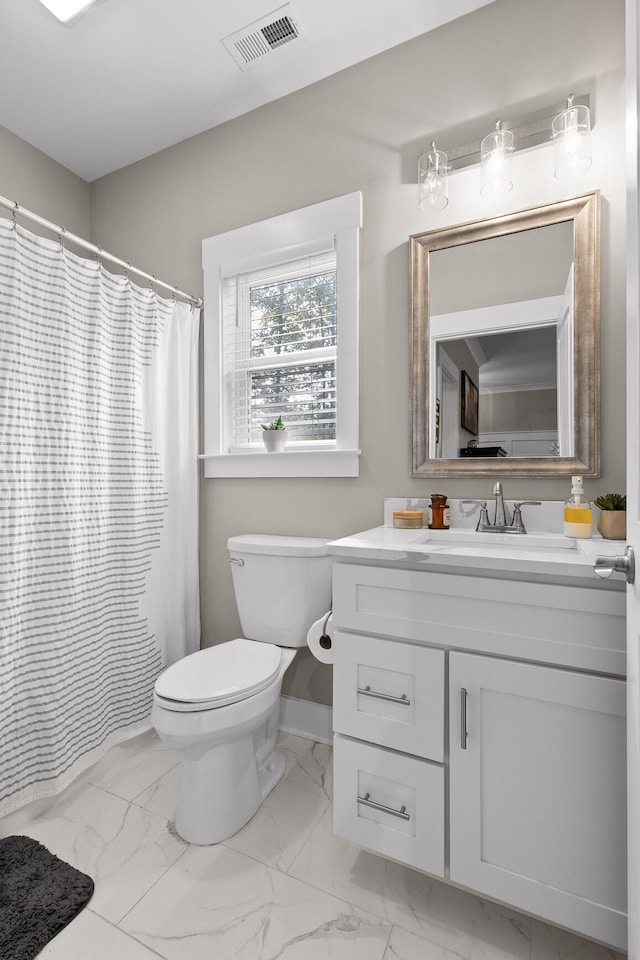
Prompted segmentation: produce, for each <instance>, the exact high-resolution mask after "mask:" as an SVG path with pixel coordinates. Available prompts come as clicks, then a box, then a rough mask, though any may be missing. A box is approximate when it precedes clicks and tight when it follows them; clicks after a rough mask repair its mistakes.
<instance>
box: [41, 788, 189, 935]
mask: <svg viewBox="0 0 640 960" xmlns="http://www.w3.org/2000/svg"><path fill="white" fill-rule="evenodd" d="M23 832H24V833H25V834H27V835H28V836H30V837H33V838H34V839H35V840H39V841H40V843H43V844H44V845H45V846H46V847H47V848H48V849H49V850H50V851H51V852H52V853H54V854H56V856H58V857H60V858H61V859H63V860H66V861H67V863H70V864H72V865H73V866H74V867H77V869H78V870H82V871H83V872H84V873H87V874H88V875H89V876H90V877H92V878H93V880H94V883H95V892H94V894H93V897H92V898H91V909H92V910H93V911H94V912H95V913H98V914H100V915H101V916H102V917H104V918H105V919H107V920H111V921H112V922H114V923H117V922H118V921H119V920H120V919H122V917H123V916H124V914H125V913H126V912H127V911H128V910H129V909H130V908H131V907H132V906H133V904H134V903H136V902H137V901H138V900H139V899H140V897H141V896H142V895H143V894H144V893H146V891H147V890H148V889H149V887H150V886H151V884H153V883H155V881H156V880H158V879H159V877H161V876H162V874H163V873H164V872H165V871H166V870H167V869H168V867H170V866H171V865H172V864H173V863H174V862H175V861H176V860H177V859H178V857H180V856H181V855H182V854H183V853H184V852H185V850H186V849H187V844H185V843H184V842H183V841H182V840H180V839H178V838H177V837H176V836H175V835H173V833H172V832H171V831H170V829H169V825H168V823H167V821H166V820H164V819H162V818H161V817H157V816H155V815H154V814H152V813H149V812H148V811H147V810H143V809H142V808H141V807H137V806H134V805H133V804H131V803H127V802H126V801H125V800H122V799H120V797H115V796H113V795H112V794H110V793H106V792H105V791H104V790H101V789H99V788H98V787H94V786H93V785H91V784H87V785H84V786H83V787H82V788H81V789H79V790H77V791H72V792H71V793H70V794H69V795H68V796H65V797H63V798H62V799H61V800H60V802H59V803H57V804H55V805H54V806H53V807H52V808H51V810H50V811H48V812H47V814H46V815H45V816H43V817H41V818H39V819H38V820H36V821H34V822H33V823H32V824H30V825H29V826H28V828H27V829H25V830H24V831H23Z"/></svg>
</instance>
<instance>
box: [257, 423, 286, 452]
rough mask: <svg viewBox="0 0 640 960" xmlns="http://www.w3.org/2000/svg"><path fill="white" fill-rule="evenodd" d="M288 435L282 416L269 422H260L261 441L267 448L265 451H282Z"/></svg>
mask: <svg viewBox="0 0 640 960" xmlns="http://www.w3.org/2000/svg"><path fill="white" fill-rule="evenodd" d="M288 436H289V434H288V433H287V428H286V427H285V425H284V423H283V422H282V417H278V419H277V420H272V421H271V423H268V424H267V423H263V424H262V441H263V443H264V445H265V447H266V448H267V453H282V451H283V450H284V448H285V447H286V445H287V437H288Z"/></svg>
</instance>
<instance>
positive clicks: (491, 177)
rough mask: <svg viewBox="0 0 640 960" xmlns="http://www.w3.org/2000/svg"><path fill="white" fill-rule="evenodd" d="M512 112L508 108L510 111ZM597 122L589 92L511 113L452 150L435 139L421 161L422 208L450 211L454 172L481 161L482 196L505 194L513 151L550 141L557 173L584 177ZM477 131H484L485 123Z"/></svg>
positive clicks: (510, 180) (509, 184)
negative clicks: (531, 110) (438, 146)
mask: <svg viewBox="0 0 640 960" xmlns="http://www.w3.org/2000/svg"><path fill="white" fill-rule="evenodd" d="M509 112H510V111H509V110H508V109H507V108H505V114H508V113H509ZM485 123H486V121H484V123H483V126H484V125H485ZM592 126H593V113H592V111H591V110H590V103H589V95H588V94H581V95H580V96H574V95H573V94H572V95H571V96H570V97H569V98H568V100H565V101H563V102H561V103H555V104H554V105H553V106H548V107H543V108H541V109H539V110H537V111H536V112H534V113H530V114H528V115H526V116H524V117H521V118H519V119H517V120H513V119H509V120H507V119H506V116H505V117H503V118H502V119H501V120H497V121H496V124H495V129H494V130H493V131H492V132H491V133H490V134H488V135H487V136H484V138H483V135H482V134H480V135H479V136H477V139H474V140H469V141H468V142H467V143H463V144H461V145H459V146H453V145H451V146H448V145H447V146H446V147H445V151H446V152H445V151H443V150H436V147H435V143H434V142H433V140H432V141H431V147H430V149H429V150H427V151H426V152H425V153H423V155H422V156H421V157H420V159H419V161H418V188H419V199H418V206H419V208H420V210H421V211H422V212H423V213H428V212H430V211H431V212H437V211H440V210H444V208H445V207H446V206H447V204H448V202H449V187H448V180H449V175H450V174H451V173H455V172H456V171H458V170H462V169H464V168H465V167H471V166H476V165H478V164H480V167H481V173H482V177H481V187H480V192H481V194H482V196H483V197H501V196H505V195H506V194H507V193H509V191H510V190H511V189H512V187H513V176H512V174H511V167H512V157H513V154H514V153H515V152H516V151H518V152H519V151H521V150H529V149H530V148H531V147H537V146H539V145H541V144H545V143H548V144H551V143H552V142H553V144H554V150H555V157H556V160H555V165H554V170H555V175H556V177H557V178H558V179H568V178H570V177H572V176H578V175H579V174H581V173H584V172H585V171H586V170H588V169H589V167H590V166H591V137H590V134H591V127H592ZM476 129H477V130H478V132H479V131H480V130H481V129H482V127H481V126H479V127H477V128H476ZM485 130H486V126H485ZM453 132H454V131H453V130H452V131H451V133H453ZM440 136H441V137H442V140H444V141H445V143H446V132H442V131H441V133H440V134H439V137H440ZM453 143H455V141H453Z"/></svg>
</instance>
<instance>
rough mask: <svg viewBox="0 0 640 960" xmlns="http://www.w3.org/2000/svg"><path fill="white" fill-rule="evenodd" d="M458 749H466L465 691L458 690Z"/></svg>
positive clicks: (463, 689) (462, 688)
mask: <svg viewBox="0 0 640 960" xmlns="http://www.w3.org/2000/svg"><path fill="white" fill-rule="evenodd" d="M460 749H461V750H466V749H467V691H466V690H465V688H464V687H461V688H460Z"/></svg>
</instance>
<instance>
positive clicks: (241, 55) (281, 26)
mask: <svg viewBox="0 0 640 960" xmlns="http://www.w3.org/2000/svg"><path fill="white" fill-rule="evenodd" d="M300 36H301V30H300V23H299V21H298V19H297V17H296V16H295V15H294V13H293V10H292V8H291V4H288V3H287V4H285V6H284V7H279V8H278V9H277V10H274V11H273V13H270V14H268V15H267V16H266V17H262V18H261V19H260V20H254V22H253V23H250V24H248V26H246V27H243V28H242V30H236V32H235V33H232V34H230V35H229V36H228V37H224V38H223V40H222V43H223V44H224V46H225V48H226V49H227V50H228V51H229V53H230V54H231V56H232V57H233V59H234V60H235V62H236V63H237V64H238V66H239V67H240V69H241V70H248V69H249V67H252V66H253V65H254V63H256V61H257V60H261V59H262V58H263V57H265V56H266V55H267V54H270V53H273V52H274V51H275V50H278V48H279V47H282V46H284V45H285V44H287V43H291V42H292V41H293V40H298V39H299V38H300Z"/></svg>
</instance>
